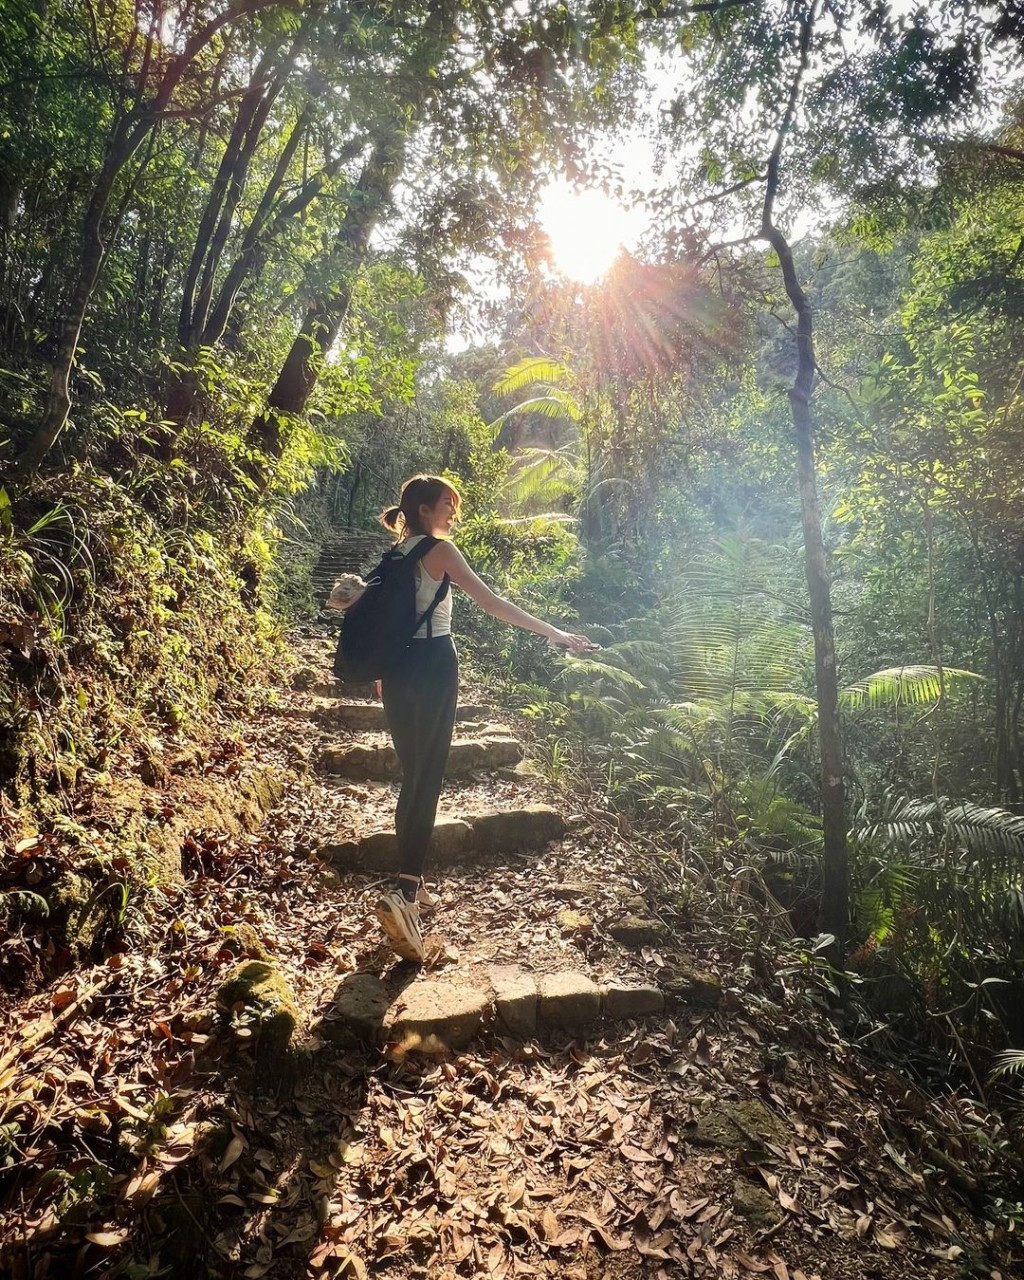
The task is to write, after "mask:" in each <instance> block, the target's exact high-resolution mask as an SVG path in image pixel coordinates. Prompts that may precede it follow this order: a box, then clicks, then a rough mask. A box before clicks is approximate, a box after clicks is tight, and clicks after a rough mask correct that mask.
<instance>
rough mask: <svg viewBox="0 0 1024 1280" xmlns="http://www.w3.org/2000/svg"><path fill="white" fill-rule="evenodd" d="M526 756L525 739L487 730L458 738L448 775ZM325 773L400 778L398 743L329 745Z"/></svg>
mask: <svg viewBox="0 0 1024 1280" xmlns="http://www.w3.org/2000/svg"><path fill="white" fill-rule="evenodd" d="M522 758H523V747H522V743H521V742H519V741H518V740H517V739H516V738H513V737H511V736H510V735H506V734H497V733H494V734H487V735H485V736H484V737H480V738H456V739H455V741H454V742H453V743H452V748H451V751H450V752H449V755H448V768H447V769H446V770H445V776H446V777H448V778H453V777H456V776H458V775H459V774H463V773H475V772H477V771H478V770H483V769H500V768H502V767H503V766H505V765H510V764H518V763H519V761H520V760H521V759H522ZM319 768H320V770H321V772H323V773H330V774H334V775H335V776H337V777H340V778H359V779H362V778H373V779H386V778H397V777H399V776H400V775H401V767H400V766H399V763H398V756H397V754H396V752H395V749H394V747H386V746H380V747H363V746H355V747H350V746H337V747H328V748H327V749H326V750H325V751H324V753H323V755H322V756H321V757H320V763H319Z"/></svg>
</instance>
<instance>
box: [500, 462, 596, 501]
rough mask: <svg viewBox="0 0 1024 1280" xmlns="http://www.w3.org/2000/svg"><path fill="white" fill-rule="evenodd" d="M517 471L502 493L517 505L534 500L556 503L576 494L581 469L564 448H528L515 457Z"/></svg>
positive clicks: (513, 473) (509, 479) (506, 483)
mask: <svg viewBox="0 0 1024 1280" xmlns="http://www.w3.org/2000/svg"><path fill="white" fill-rule="evenodd" d="M514 468H515V469H514V471H513V472H512V474H511V475H510V476H509V477H508V479H507V480H506V481H505V483H504V484H503V485H502V487H501V496H502V498H504V499H505V500H506V501H507V502H509V503H511V504H512V505H514V506H516V507H526V506H528V505H530V504H531V503H537V502H539V503H541V504H542V505H544V506H546V507H550V506H553V505H554V504H555V503H557V502H558V501H559V500H560V499H562V498H565V497H567V496H572V495H574V494H575V492H576V490H577V487H578V485H579V472H578V471H577V469H576V466H575V464H574V463H573V461H572V459H571V458H570V457H569V455H568V454H566V453H565V452H563V451H562V450H560V449H527V450H524V452H523V453H521V454H519V455H517V456H516V458H515V459H514Z"/></svg>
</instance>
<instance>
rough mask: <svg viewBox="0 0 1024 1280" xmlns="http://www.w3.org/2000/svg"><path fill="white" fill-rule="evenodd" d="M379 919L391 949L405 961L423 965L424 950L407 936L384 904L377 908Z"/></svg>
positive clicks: (380, 903) (381, 903)
mask: <svg viewBox="0 0 1024 1280" xmlns="http://www.w3.org/2000/svg"><path fill="white" fill-rule="evenodd" d="M375 910H376V914H377V919H378V920H379V921H380V926H381V928H382V929H383V930H384V932H385V933H386V934H387V935H388V941H389V942H390V943H391V949H392V950H393V951H394V952H395V953H396V954H397V955H400V956H401V957H402V959H403V960H415V961H416V962H417V963H418V964H422V963H423V950H422V948H419V947H417V946H416V944H415V943H414V942H413V941H411V940H410V938H409V937H408V936H407V935H406V934H405V932H404V931H403V929H402V926H401V925H400V924H399V923H398V921H397V920H396V919H395V917H394V915H393V914H392V912H391V911H390V909H389V908H388V907H387V905H386V904H385V903H383V902H378V903H377V906H376V908H375Z"/></svg>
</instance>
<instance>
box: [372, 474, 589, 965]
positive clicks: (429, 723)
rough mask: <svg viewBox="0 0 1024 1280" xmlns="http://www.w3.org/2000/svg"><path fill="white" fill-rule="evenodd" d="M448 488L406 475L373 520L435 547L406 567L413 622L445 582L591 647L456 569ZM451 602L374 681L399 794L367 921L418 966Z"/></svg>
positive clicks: (459, 562) (447, 689) (446, 740)
mask: <svg viewBox="0 0 1024 1280" xmlns="http://www.w3.org/2000/svg"><path fill="white" fill-rule="evenodd" d="M460 504H461V499H460V497H459V494H458V493H457V491H456V490H455V489H454V488H453V487H452V486H451V485H450V484H449V483H448V482H447V481H446V480H442V479H440V478H439V477H438V476H413V477H412V479H411V480H407V481H406V482H405V484H404V485H403V486H402V496H401V500H400V502H399V504H398V506H396V507H390V508H389V509H388V510H387V511H384V512H382V513H381V516H380V521H381V524H383V525H384V526H385V527H386V528H388V529H392V530H394V532H395V533H396V534H397V536H398V543H397V546H398V549H399V550H400V551H403V552H404V553H408V552H409V551H411V550H412V549H413V547H414V546H416V544H417V543H419V542H420V541H421V540H422V539H423V538H424V537H432V538H438V539H440V541H439V542H438V543H437V545H436V546H433V547H431V549H430V550H429V551H428V552H427V553H426V554H425V555H424V556H423V558H422V559H421V560H420V561H419V563H418V564H417V566H416V615H417V617H419V616H421V615H422V614H424V613H426V612H427V610H428V609H429V608H430V606H431V605H432V604H433V603H434V600H435V597H436V596H437V593H438V591H439V589H440V588H442V587H443V586H444V584H445V580H446V578H447V579H449V580H450V581H451V582H454V583H455V585H456V586H458V587H461V588H462V589H463V591H465V593H466V594H467V595H468V596H469V598H470V599H471V600H473V601H474V602H475V603H476V604H478V605H479V606H480V608H481V609H483V610H484V611H485V612H486V613H489V614H490V615H491V616H492V617H494V618H500V619H501V621H502V622H507V623H510V624H511V625H512V626H514V627H522V628H523V629H524V630H526V631H534V632H536V633H537V635H541V636H544V637H545V638H546V639H547V640H548V641H550V643H551V644H554V645H558V646H560V647H562V648H565V649H568V650H570V651H572V652H574V653H576V652H580V651H583V650H593V649H597V648H598V647H599V646H598V645H596V644H593V643H592V642H591V641H590V640H588V639H587V638H586V636H579V635H573V634H572V633H571V632H568V631H560V630H559V629H558V628H557V627H553V626H551V624H550V623H548V622H542V621H541V619H540V618H535V617H534V616H533V614H530V613H527V612H526V611H525V610H524V609H520V608H518V606H516V605H514V604H512V603H511V602H510V601H508V600H503V599H502V598H501V596H499V595H496V594H495V593H494V592H493V591H492V590H491V589H490V587H488V586H487V584H486V583H485V582H483V581H482V580H481V579H480V578H478V577H477V575H476V574H475V573H474V572H473V570H472V569H471V568H470V567H469V565H468V564H467V563H466V560H465V557H464V556H463V555H462V553H461V552H460V551H459V549H458V548H457V547H456V546H455V544H454V543H453V542H452V541H450V539H451V533H452V526H453V525H454V523H455V520H456V517H457V516H458V514H459V506H460ZM451 617H452V597H451V591H447V592H445V594H444V596H443V598H442V599H441V601H440V603H438V604H437V605H436V606H435V608H434V611H433V614H432V615H431V616H430V618H429V620H428V621H427V622H425V623H423V625H422V626H421V627H420V628H419V630H418V631H417V632H416V635H415V636H414V637H413V640H412V643H411V644H410V645H409V648H408V650H407V651H406V653H405V655H404V657H403V660H402V664H401V667H400V668H399V669H398V670H397V671H396V672H395V673H394V674H392V675H390V676H388V678H387V679H385V680H384V681H383V682H382V686H381V693H382V696H383V699H384V713H385V715H386V717H387V722H388V728H389V730H390V731H391V739H392V741H393V742H394V744H395V750H396V751H397V753H398V758H399V760H400V761H401V764H402V790H401V792H400V794H399V797H398V805H397V808H396V810H395V834H396V835H397V837H398V868H399V869H398V876H397V879H396V881H395V884H394V887H393V888H392V889H390V890H388V892H386V893H385V894H384V896H383V897H382V898H381V899H380V901H379V902H378V903H377V918H378V919H379V920H380V922H381V924H382V926H383V927H384V931H385V933H386V934H387V935H388V938H389V939H390V940H391V944H392V946H393V948H394V950H395V951H396V952H397V953H398V955H400V956H402V957H403V958H404V959H406V960H415V961H417V962H420V961H422V960H423V937H422V935H421V933H420V920H419V908H420V904H421V902H423V901H424V900H425V897H426V895H425V891H424V890H423V887H422V872H423V863H424V861H425V860H426V856H427V850H428V848H429V846H430V837H431V835H432V833H433V830H434V818H435V816H436V814H437V801H438V797H439V796H440V794H441V784H442V782H443V781H444V771H445V765H446V764H447V762H448V750H449V748H450V746H451V741H452V730H453V728H454V727H455V710H456V706H457V703H458V683H459V662H458V656H457V654H456V652H455V646H454V644H453V643H452V637H451Z"/></svg>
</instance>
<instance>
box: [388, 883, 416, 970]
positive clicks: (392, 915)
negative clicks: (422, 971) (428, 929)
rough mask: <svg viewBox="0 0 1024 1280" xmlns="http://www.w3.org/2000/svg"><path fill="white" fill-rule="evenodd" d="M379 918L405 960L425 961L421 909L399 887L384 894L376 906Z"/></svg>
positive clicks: (394, 946) (395, 947)
mask: <svg viewBox="0 0 1024 1280" xmlns="http://www.w3.org/2000/svg"><path fill="white" fill-rule="evenodd" d="M376 911H377V919H378V920H379V921H380V923H381V927H382V928H383V930H384V932H385V933H386V934H387V935H388V938H389V939H390V941H391V946H392V948H393V949H394V950H395V952H396V953H397V954H398V955H400V956H401V957H402V959H403V960H415V961H417V962H418V963H420V964H422V963H423V935H422V934H421V933H420V909H419V906H418V905H417V904H416V903H415V902H407V901H406V900H405V897H404V895H403V894H401V893H399V891H398V890H397V889H390V890H388V892H387V893H385V894H384V895H383V897H382V898H381V899H380V901H379V902H378V903H377V907H376Z"/></svg>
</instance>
